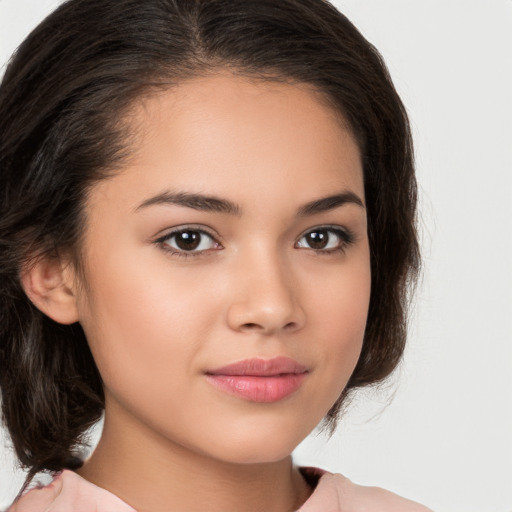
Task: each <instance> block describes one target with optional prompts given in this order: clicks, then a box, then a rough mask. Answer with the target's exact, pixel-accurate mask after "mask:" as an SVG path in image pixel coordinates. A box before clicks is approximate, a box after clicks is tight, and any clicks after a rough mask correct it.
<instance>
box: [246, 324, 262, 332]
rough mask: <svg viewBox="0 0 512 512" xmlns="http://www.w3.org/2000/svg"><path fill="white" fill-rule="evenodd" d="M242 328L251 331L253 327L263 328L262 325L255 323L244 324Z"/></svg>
mask: <svg viewBox="0 0 512 512" xmlns="http://www.w3.org/2000/svg"><path fill="white" fill-rule="evenodd" d="M243 328H244V329H248V330H251V331H252V330H254V329H263V327H262V326H261V325H258V324H255V323H247V324H244V325H243Z"/></svg>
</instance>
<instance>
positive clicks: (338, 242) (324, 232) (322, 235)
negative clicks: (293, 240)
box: [296, 228, 352, 252]
mask: <svg viewBox="0 0 512 512" xmlns="http://www.w3.org/2000/svg"><path fill="white" fill-rule="evenodd" d="M351 241H352V240H351V237H350V235H349V234H348V233H346V232H344V231H342V230H341V229H334V228H317V229H312V230H311V231H308V232H307V233H306V234H304V235H302V237H301V238H300V239H299V241H298V242H297V244H296V246H297V247H300V248H306V249H313V250H315V251H326V252H329V251H335V250H336V249H340V250H342V249H343V248H344V247H345V246H346V245H348V244H349V243H350V242H351Z"/></svg>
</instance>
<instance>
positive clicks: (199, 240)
mask: <svg viewBox="0 0 512 512" xmlns="http://www.w3.org/2000/svg"><path fill="white" fill-rule="evenodd" d="M156 243H158V244H159V245H161V246H162V247H163V249H164V250H166V251H169V252H171V253H173V254H177V255H179V256H198V255H199V254H201V253H202V252H204V251H208V250H211V249H220V248H221V245H220V244H219V243H218V242H217V241H216V240H215V239H214V238H213V236H212V235H210V234H209V233H207V232H206V231H203V230H201V229H195V228H180V229H177V230H175V231H172V232H171V233H167V234H166V235H165V236H163V237H161V238H159V239H158V240H157V241H156Z"/></svg>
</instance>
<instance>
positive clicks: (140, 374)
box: [79, 255, 216, 394]
mask: <svg viewBox="0 0 512 512" xmlns="http://www.w3.org/2000/svg"><path fill="white" fill-rule="evenodd" d="M144 263H145V262H144V261H140V260H139V261H138V262H137V264H133V263H132V262H131V261H130V260H127V259H123V258H122V257H117V258H116V257H114V255H112V257H110V258H109V257H104V258H102V260H101V264H99V262H98V264H97V265H96V267H95V269H96V271H95V272H94V273H91V275H90V278H89V281H88V284H89V289H90V290H92V291H93V292H90V293H88V295H87V296H86V297H84V298H83V299H82V300H81V307H80V308H79V309H80V311H81V323H82V326H83V328H84V331H85V333H86V336H87V339H88V340H89V344H90V346H91V350H92V352H93V356H94V358H95V360H96V363H97V366H98V369H99V371H100V373H101V375H102V378H103V380H104V383H105V385H106V387H109V388H117V387H118V388H119V389H120V390H121V389H122V390H123V392H125V389H126V386H128V388H132V386H131V384H130V383H128V384H127V382H126V381H127V380H129V381H130V382H136V385H135V386H133V389H130V392H136V393H138V394H144V393H145V394H149V390H148V388H149V387H152V386H154V387H158V388H161V387H162V386H164V387H165V386H166V385H168V384H170V382H171V380H172V379H173V376H176V375H177V373H179V372H183V371H185V370H186V369H187V368H188V367H189V366H190V364H191V361H192V360H193V359H194V356H195V355H196V353H197V351H199V350H200V341H201V340H202V339H204V338H205V337H207V335H208V330H209V329H210V328H211V327H210V326H211V325H213V321H212V320H213V318H215V316H216V309H215V304H213V303H212V301H208V300H207V298H208V297H211V295H206V299H205V294H204V293H202V289H201V287H199V286H194V285H192V284H191V283H190V281H189V280H187V279H186V278H185V277H184V276H181V277H180V275H176V274H172V273H171V272H169V271H168V269H167V272H166V271H165V270H166V269H165V268H163V269H162V268H161V267H158V266H155V264H154V262H152V263H153V264H149V261H148V262H146V263H148V264H144ZM92 265H94V261H91V266H92ZM198 305H200V306H201V307H200V308H198ZM192 315H193V318H192ZM128 369H129V370H128ZM127 373H129V375H127ZM149 376H152V377H154V378H148V377H149ZM111 390H112V389H111Z"/></svg>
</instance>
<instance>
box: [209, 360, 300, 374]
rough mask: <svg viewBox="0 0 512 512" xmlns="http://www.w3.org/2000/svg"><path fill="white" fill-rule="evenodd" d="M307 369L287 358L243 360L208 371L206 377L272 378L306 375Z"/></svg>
mask: <svg viewBox="0 0 512 512" xmlns="http://www.w3.org/2000/svg"><path fill="white" fill-rule="evenodd" d="M307 371H308V369H307V368H306V367H305V366H303V365H302V364H300V363H298V362H297V361H295V360H294V359H291V358H289V357H284V356H280V357H274V358H272V359H261V358H253V359H244V360H243V361H237V362H235V363H232V364H228V365H226V366H223V367H222V368H215V369H214V370H208V371H207V372H206V373H207V374H208V375H239V376H249V377H273V376H278V375H286V374H299V373H306V372H307Z"/></svg>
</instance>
